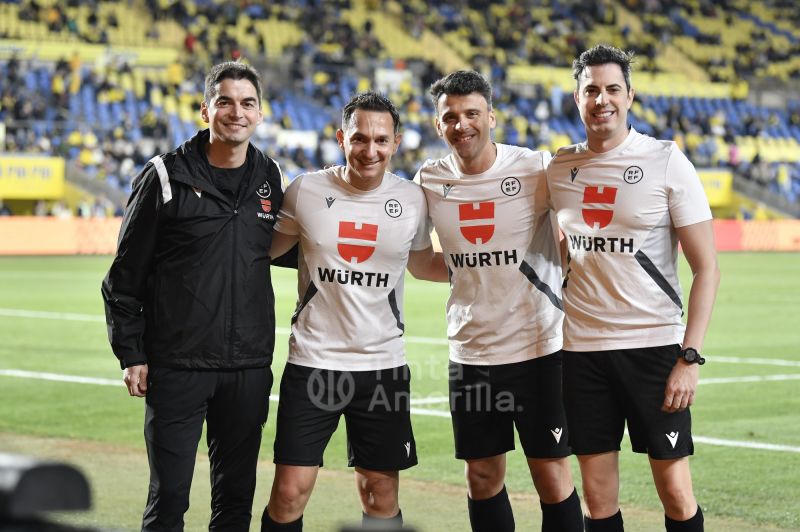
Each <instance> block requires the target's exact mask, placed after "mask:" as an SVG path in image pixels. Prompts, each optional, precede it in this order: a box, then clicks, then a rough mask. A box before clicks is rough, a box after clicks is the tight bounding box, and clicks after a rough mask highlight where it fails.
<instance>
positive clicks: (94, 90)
mask: <svg viewBox="0 0 800 532" xmlns="http://www.w3.org/2000/svg"><path fill="white" fill-rule="evenodd" d="M659 4H660V5H661V6H662V8H663V9H660V10H653V9H650V7H649V6H651V5H652V4H651V3H648V2H645V3H644V5H643V6H640V5H639V4H638V3H637V2H634V0H629V1H623V2H620V3H619V4H617V3H615V2H611V1H603V2H597V3H594V4H592V6H589V7H585V8H576V7H569V5H568V4H560V3H558V2H552V3H549V2H545V3H541V4H539V3H536V5H535V6H532V7H529V8H523V7H521V4H519V3H518V2H512V1H510V0H506V1H502V2H479V1H472V2H467V3H466V4H464V3H457V4H456V3H453V2H447V1H437V2H421V1H411V2H402V3H401V2H392V1H389V2H383V3H380V4H379V3H377V2H371V1H369V0H352V1H346V0H340V1H337V2H325V3H320V2H313V1H310V0H309V1H304V2H290V1H288V0H286V1H278V2H270V3H269V4H268V5H263V4H261V3H256V2H253V3H247V2H245V3H244V4H243V7H242V8H241V9H237V8H236V7H235V6H232V5H229V4H227V3H223V2H216V1H213V0H205V1H200V2H190V1H188V0H182V1H178V2H158V1H155V0H134V1H130V2H122V1H109V2H101V3H100V4H99V6H98V8H97V9H96V10H92V9H89V7H88V4H85V3H83V2H80V1H74V2H69V3H68V4H67V5H66V6H64V5H63V3H61V2H57V1H56V0H37V1H33V0H21V1H18V2H13V1H4V2H0V32H2V35H3V36H4V38H6V39H13V40H14V41H13V42H14V43H15V44H16V43H19V48H15V50H16V51H15V52H14V53H13V54H7V55H6V56H2V55H0V73H1V74H2V78H0V95H2V106H1V107H0V118H2V119H3V121H4V122H5V123H6V124H7V132H6V146H5V147H4V148H5V149H7V150H14V151H49V152H51V153H55V154H59V155H63V156H65V157H66V158H67V159H68V160H70V161H73V162H75V164H76V165H77V167H80V168H82V170H83V171H84V172H86V173H87V174H89V175H90V176H94V177H95V178H96V179H98V180H102V181H106V182H107V183H109V184H110V185H113V186H115V187H121V188H122V189H123V190H127V188H128V187H129V179H130V177H131V176H132V175H133V174H134V173H135V171H136V169H137V168H138V167H140V166H141V165H142V164H143V163H144V162H145V161H147V160H148V159H149V157H150V156H152V153H153V152H157V151H164V150H167V149H171V148H172V147H174V146H175V145H177V144H179V143H181V142H182V141H183V140H184V139H186V138H187V137H189V136H191V135H192V134H193V132H194V131H195V130H196V129H197V128H198V127H202V122H200V121H199V113H198V108H199V103H200V101H201V99H202V90H203V87H202V72H203V71H204V70H205V69H206V68H207V66H208V65H210V64H212V63H213V62H217V61H220V60H223V59H230V58H245V59H247V60H248V61H250V62H251V63H254V64H256V65H257V66H258V67H259V68H260V69H261V70H262V72H264V80H265V95H264V102H263V103H264V115H265V125H264V126H263V127H261V128H259V130H258V132H257V135H256V136H255V137H254V141H255V142H256V144H257V145H258V146H259V147H260V148H262V149H264V150H265V151H266V152H267V153H269V154H270V155H273V156H276V157H277V158H278V159H279V161H280V162H281V164H282V166H284V168H285V169H286V173H287V174H288V175H289V177H290V178H291V177H293V176H294V175H296V173H298V172H300V171H304V170H306V169H309V168H315V167H319V166H322V165H323V164H324V162H323V161H322V160H321V157H322V156H321V152H322V150H321V149H314V148H313V147H312V146H313V145H316V144H319V141H320V139H323V138H325V137H324V135H326V134H327V135H329V136H330V135H331V134H332V132H333V128H334V127H335V126H334V125H333V124H336V123H337V122H338V120H339V113H340V109H341V106H342V105H343V104H344V102H345V101H346V100H347V99H348V98H349V97H350V95H351V94H352V93H353V92H355V91H358V90H363V89H365V88H368V87H380V88H381V89H382V90H385V91H386V92H388V93H389V95H390V96H391V97H392V98H393V99H394V101H395V102H396V103H398V106H399V107H400V108H401V111H402V113H403V117H402V118H403V122H404V126H405V127H407V128H412V129H414V130H415V131H416V132H418V133H419V137H420V139H421V140H420V147H419V148H418V149H414V150H410V152H409V153H407V154H406V153H402V152H401V154H400V155H399V156H398V157H397V158H396V161H395V162H396V164H395V169H396V171H397V172H398V173H399V174H401V175H404V176H406V177H411V176H413V175H414V172H415V170H416V166H417V165H418V164H419V163H420V161H421V160H422V159H424V158H427V157H431V156H437V155H440V154H442V153H444V145H443V144H442V143H441V141H440V140H439V139H438V138H437V136H436V134H435V131H434V130H433V128H432V123H433V116H434V111H433V106H432V104H431V102H430V101H429V98H428V97H427V94H426V90H427V86H428V85H429V83H430V82H431V81H432V80H433V79H436V78H437V77H438V76H440V75H441V74H442V73H444V72H447V71H450V70H453V69H455V68H476V69H479V70H481V71H483V72H484V73H486V74H487V75H488V76H490V77H491V78H492V80H493V82H494V85H495V109H496V113H497V115H498V119H499V120H498V122H499V126H498V128H497V131H496V138H497V139H498V140H499V141H503V142H509V143H515V144H521V145H526V146H529V147H532V148H543V149H549V150H551V151H555V150H556V149H557V148H558V147H560V146H562V145H564V144H568V143H572V142H578V141H580V140H581V139H582V138H583V136H584V135H583V129H582V125H581V123H580V120H579V117H578V116H577V113H576V111H575V108H574V104H573V103H572V101H571V100H572V94H571V92H572V89H573V84H574V82H573V81H572V79H571V74H570V71H569V61H570V60H571V58H572V57H573V56H574V55H575V54H576V53H578V52H579V51H581V50H582V49H584V48H585V47H586V46H587V44H591V43H594V42H599V41H604V42H610V43H612V44H616V45H619V46H622V47H625V48H628V49H633V50H636V52H637V57H638V64H637V66H636V72H635V74H634V85H635V87H636V88H637V101H636V102H635V104H634V107H633V109H632V113H631V123H632V125H633V126H634V127H636V128H637V129H638V130H640V131H642V132H644V133H647V134H652V135H655V136H658V137H661V138H667V139H674V140H676V141H677V142H679V143H680V144H681V146H682V148H683V149H684V150H685V151H686V153H687V155H688V156H689V157H690V158H691V159H692V160H693V161H694V162H695V164H696V165H698V166H712V167H713V166H723V167H728V166H730V167H734V168H735V169H736V170H738V171H740V172H742V173H743V175H745V176H747V177H752V176H750V175H749V173H748V172H750V170H751V169H752V168H754V167H756V165H755V164H754V163H753V161H754V160H756V161H757V162H758V167H759V168H762V167H764V166H765V165H766V169H764V168H762V170H761V174H763V175H766V176H767V177H766V178H765V179H763V184H764V186H765V187H767V188H768V189H769V190H771V191H773V192H774V193H776V194H779V195H782V196H784V197H786V198H789V199H790V200H791V201H792V202H795V201H796V200H797V198H798V189H800V102H796V101H795V102H792V103H790V105H789V108H788V109H775V108H766V107H759V106H756V105H754V104H753V103H751V102H750V101H749V100H747V99H746V96H747V86H748V84H747V83H746V82H744V81H742V78H743V77H745V76H746V77H748V79H758V77H759V76H762V77H763V76H771V77H773V78H776V79H779V80H788V79H791V78H796V77H797V76H798V72H800V70H798V61H800V54H798V53H796V52H797V50H798V46H799V44H798V43H800V31H798V30H797V26H796V24H792V23H791V22H790V21H792V20H795V21H796V20H798V11H799V10H798V8H797V6H794V9H791V8H790V9H788V14H787V9H782V10H780V11H779V6H778V4H780V2H779V0H775V1H773V2H770V1H768V0H763V1H760V2H756V3H755V4H753V6H754V7H752V8H751V7H749V6H750V5H751V4H752V3H750V2H746V1H744V0H733V1H731V2H728V4H729V5H730V6H731V7H730V9H729V10H728V11H723V10H722V9H721V8H718V7H713V6H712V7H708V5H707V4H702V6H703V7H702V8H701V7H698V5H697V3H696V2H692V1H691V0H669V1H665V2H660V3H659ZM122 20H124V21H125V24H120V21H122ZM753 36H759V37H764V40H763V42H762V41H759V43H758V46H757V47H756V48H757V49H754V50H751V51H749V52H748V53H747V54H744V55H743V54H742V53H740V52H741V50H740V49H741V47H742V46H743V43H745V42H750V40H751V39H752V37H753ZM26 40H27V41H26ZM47 43H52V44H53V46H55V47H56V50H55V51H54V50H53V49H52V48H47ZM68 43H79V44H80V45H81V46H83V48H81V49H80V50H81V52H80V53H75V54H70V52H69V50H70V49H69V48H66V47H62V48H61V49H60V50H59V49H58V46H59V44H61V45H63V44H68ZM96 43H102V44H106V43H107V44H108V45H111V46H112V49H111V50H118V51H117V52H116V53H113V52H112V53H108V52H107V51H106V52H101V51H98V49H97V48H93V47H92V46H94V45H95V44H96ZM39 46H41V47H42V48H37V47H39ZM737 47H738V48H739V49H738V50H737ZM99 48H100V49H102V50H106V49H105V48H102V47H99ZM57 53H60V54H61V55H56V54H57ZM761 55H763V56H764V57H769V58H770V59H769V60H768V61H766V62H763V61H762V62H759V61H760V60H759V57H761ZM87 58H89V59H87ZM405 70H407V71H408V72H411V73H412V75H411V76H410V77H402V76H400V75H398V72H403V71H405ZM286 132H288V133H291V132H298V134H297V135H295V134H286ZM296 139H303V141H302V142H300V141H298V140H296ZM308 139H312V142H311V144H309V143H308V142H309V141H308ZM328 158H330V157H328ZM337 160H339V161H340V160H341V158H340V157H339V158H337ZM759 179H761V178H759Z"/></svg>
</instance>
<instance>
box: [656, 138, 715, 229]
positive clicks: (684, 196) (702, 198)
mask: <svg viewBox="0 0 800 532" xmlns="http://www.w3.org/2000/svg"><path fill="white" fill-rule="evenodd" d="M666 187H667V194H668V203H669V214H670V217H671V218H672V225H673V226H674V227H684V226H687V225H692V224H696V223H699V222H705V221H707V220H710V219H711V208H710V207H709V205H708V198H707V197H706V192H705V190H704V189H703V183H702V182H701V181H700V176H698V175H697V171H696V170H695V168H694V165H692V163H691V162H689V159H687V158H686V155H684V154H683V152H681V151H680V150H679V149H678V148H677V146H674V145H673V147H672V153H671V154H670V157H669V161H668V162H667V174H666Z"/></svg>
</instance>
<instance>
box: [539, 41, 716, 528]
mask: <svg viewBox="0 0 800 532" xmlns="http://www.w3.org/2000/svg"><path fill="white" fill-rule="evenodd" d="M631 60H632V54H630V53H626V52H623V51H622V50H619V49H617V48H613V47H611V46H607V45H598V46H595V47H594V48H591V49H589V50H587V51H585V52H584V53H582V54H581V55H580V57H579V58H578V59H576V60H575V61H574V63H573V74H574V77H575V79H576V81H577V88H576V90H575V93H574V97H575V103H576V104H577V106H578V109H579V111H580V115H581V120H582V121H583V123H584V126H585V129H586V142H583V143H580V144H576V145H573V146H569V147H566V148H562V149H560V150H559V151H558V153H557V154H556V156H555V157H554V158H553V160H552V161H551V163H550V165H549V167H548V169H547V182H548V186H549V190H550V194H551V200H552V204H553V206H554V208H555V210H556V212H557V216H558V223H559V225H560V227H561V230H562V232H563V233H564V237H565V238H564V243H565V244H566V251H567V256H568V259H567V271H566V276H565V280H564V287H563V296H564V311H565V313H566V316H565V319H564V400H565V404H566V408H567V419H568V422H569V428H570V435H569V440H570V445H571V446H572V450H573V452H574V453H575V454H576V455H577V456H578V461H579V463H580V467H581V476H582V478H583V495H584V500H585V502H586V506H587V509H588V513H589V515H588V516H586V519H585V521H586V530H587V531H590V532H594V531H606V530H609V531H620V530H623V521H622V513H621V511H620V508H619V468H618V453H619V450H620V442H621V440H622V436H623V430H624V428H625V424H626V422H627V425H628V432H629V434H630V439H631V445H632V447H633V451H634V452H638V453H647V454H648V456H649V458H650V467H651V469H652V472H653V479H654V481H655V486H656V490H657V492H658V495H659V497H660V499H661V503H662V504H663V506H664V513H665V524H666V525H665V526H666V530H668V531H675V532H677V531H700V530H703V512H702V511H701V509H700V507H699V506H698V504H697V502H696V500H695V497H694V493H693V491H692V479H691V474H690V471H689V460H688V456H689V455H691V454H693V452H694V446H693V444H692V435H691V417H690V413H689V406H691V405H692V404H693V402H694V399H695V390H696V388H697V380H698V375H699V367H700V365H702V364H703V362H704V359H703V358H702V356H701V355H700V351H701V350H702V347H703V339H704V337H705V333H706V329H707V327H708V323H709V320H710V319H711V311H712V308H713V305H714V299H715V297H716V292H717V286H718V284H719V269H718V266H717V258H716V251H715V248H714V233H713V228H712V221H711V210H710V209H709V206H708V200H707V199H706V196H705V193H704V191H703V187H702V184H701V183H700V179H699V177H698V176H697V172H696V171H695V169H694V167H693V166H692V164H691V163H690V162H689V161H688V159H687V158H686V157H685V156H684V155H683V153H681V152H680V150H679V149H678V147H677V146H676V145H675V143H674V142H671V141H662V140H656V139H653V138H651V137H648V136H646V135H642V134H640V133H638V132H636V131H635V130H634V129H633V128H630V127H628V123H627V115H628V109H630V107H631V104H632V103H633V96H634V92H633V89H632V88H631V75H630V73H631ZM678 243H680V245H681V247H682V249H683V252H684V255H685V257H686V260H687V261H688V263H689V266H690V268H691V270H692V274H693V281H692V286H691V291H690V293H689V304H688V308H687V306H686V305H684V302H683V296H682V295H681V288H680V285H679V283H678V273H677V271H678V264H677V261H678ZM684 311H686V325H685V326H684V324H683V322H682V316H683V314H684Z"/></svg>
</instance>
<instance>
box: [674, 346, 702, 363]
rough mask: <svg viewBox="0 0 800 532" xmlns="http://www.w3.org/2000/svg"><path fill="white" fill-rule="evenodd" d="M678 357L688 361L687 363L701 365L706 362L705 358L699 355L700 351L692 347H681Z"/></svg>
mask: <svg viewBox="0 0 800 532" xmlns="http://www.w3.org/2000/svg"><path fill="white" fill-rule="evenodd" d="M680 357H681V358H682V359H683V360H685V361H686V362H688V363H689V364H699V365H701V366H702V365H703V364H705V363H706V359H705V358H703V357H701V356H700V353H698V352H697V349H695V348H694V347H687V348H686V349H681V352H680Z"/></svg>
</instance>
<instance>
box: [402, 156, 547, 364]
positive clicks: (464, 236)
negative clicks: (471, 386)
mask: <svg viewBox="0 0 800 532" xmlns="http://www.w3.org/2000/svg"><path fill="white" fill-rule="evenodd" d="M496 146H497V158H496V160H495V162H494V164H493V165H492V167H491V168H489V169H488V170H487V171H486V172H484V173H481V174H475V175H467V174H463V173H462V172H461V171H460V170H459V168H458V165H457V164H456V161H455V159H454V158H453V156H452V155H448V156H447V157H445V158H442V159H438V160H429V161H426V162H425V164H424V165H423V166H422V168H420V170H419V172H417V179H418V180H419V182H420V183H421V184H422V187H423V190H424V191H425V197H426V199H427V201H428V211H429V215H430V217H431V220H432V222H433V226H434V228H435V229H436V233H437V234H438V236H439V241H440V243H441V246H442V250H443V252H444V256H445V261H446V263H447V266H448V268H449V270H450V275H451V279H450V283H451V288H450V297H449V299H448V301H447V335H448V338H449V340H450V342H449V343H450V359H451V360H452V361H454V362H458V363H461V364H472V365H498V364H509V363H515V362H522V361H525V360H529V359H532V358H536V357H539V356H544V355H548V354H550V353H553V352H555V351H558V350H559V349H561V344H562V340H561V325H562V319H563V311H562V304H561V291H560V285H561V269H560V260H559V253H558V246H557V242H558V234H557V229H556V223H555V218H554V216H552V213H551V212H550V210H549V207H548V204H547V191H546V188H545V187H546V182H545V173H544V170H545V167H546V165H547V163H548V161H549V159H550V154H549V153H547V152H541V151H538V152H534V151H531V150H529V149H527V148H520V147H516V146H509V145H505V144H496Z"/></svg>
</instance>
